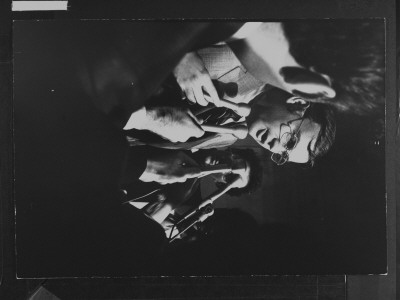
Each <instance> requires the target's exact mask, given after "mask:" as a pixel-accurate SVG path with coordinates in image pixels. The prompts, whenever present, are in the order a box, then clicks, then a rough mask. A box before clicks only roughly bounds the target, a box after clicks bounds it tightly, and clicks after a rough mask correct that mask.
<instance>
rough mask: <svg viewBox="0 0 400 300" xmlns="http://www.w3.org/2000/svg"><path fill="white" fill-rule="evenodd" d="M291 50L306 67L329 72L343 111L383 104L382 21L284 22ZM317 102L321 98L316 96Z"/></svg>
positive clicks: (371, 109)
mask: <svg viewBox="0 0 400 300" xmlns="http://www.w3.org/2000/svg"><path fill="white" fill-rule="evenodd" d="M282 24H283V25H282V26H283V30H284V33H285V35H286V38H287V39H288V41H289V51H290V53H291V54H292V55H293V57H294V58H295V59H296V61H297V62H298V63H299V64H300V65H302V66H303V67H305V68H314V69H315V71H317V72H320V73H324V74H326V75H328V76H329V77H330V78H331V80H332V88H333V89H334V90H335V92H336V97H335V98H334V99H329V100H327V99H319V101H321V102H328V101H329V103H330V104H332V105H334V106H335V107H336V108H337V109H339V110H341V111H348V112H353V113H357V114H360V115H365V114H370V113H372V112H373V113H375V112H376V108H378V107H382V106H383V104H384V72H385V56H384V54H385V51H384V50H385V45H384V42H385V41H384V40H385V39H384V36H385V31H384V25H385V24H384V22H383V20H378V19H375V20H368V21H364V20H340V21H338V20H314V21H310V20H306V21H289V22H284V23H282ZM315 101H318V100H317V99H315Z"/></svg>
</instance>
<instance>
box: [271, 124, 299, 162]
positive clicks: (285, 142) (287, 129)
mask: <svg viewBox="0 0 400 300" xmlns="http://www.w3.org/2000/svg"><path fill="white" fill-rule="evenodd" d="M298 120H301V122H300V125H299V127H298V128H297V130H296V132H293V130H292V128H291V126H290V125H291V124H292V123H293V122H296V121H298ZM303 121H304V117H302V118H298V119H295V120H292V121H289V122H287V123H282V124H281V126H280V128H279V142H280V143H281V144H282V146H283V148H285V150H284V151H283V152H281V153H272V155H271V160H272V161H273V162H274V163H276V164H277V165H278V166H281V165H283V164H285V163H286V162H287V161H288V160H289V152H290V151H292V150H293V149H294V148H295V147H296V146H297V143H298V142H299V132H300V128H301V125H302V124H303ZM282 132H283V134H282Z"/></svg>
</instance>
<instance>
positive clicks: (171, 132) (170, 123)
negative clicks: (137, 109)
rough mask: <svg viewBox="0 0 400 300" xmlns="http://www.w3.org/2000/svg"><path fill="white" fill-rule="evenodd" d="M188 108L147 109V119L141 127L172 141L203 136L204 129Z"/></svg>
mask: <svg viewBox="0 0 400 300" xmlns="http://www.w3.org/2000/svg"><path fill="white" fill-rule="evenodd" d="M200 123H201V122H200V120H198V119H197V118H196V117H195V116H194V115H193V114H192V113H191V112H190V111H189V110H188V109H181V108H177V107H155V108H150V109H147V110H146V120H145V121H144V123H143V124H142V126H141V127H140V128H137V129H146V130H150V131H152V132H154V133H156V134H158V135H160V136H162V137H163V138H166V139H168V140H170V141H171V142H174V143H176V142H186V141H187V140H188V139H189V138H191V137H197V138H199V137H201V136H202V135H203V134H204V130H203V129H202V128H201V126H200Z"/></svg>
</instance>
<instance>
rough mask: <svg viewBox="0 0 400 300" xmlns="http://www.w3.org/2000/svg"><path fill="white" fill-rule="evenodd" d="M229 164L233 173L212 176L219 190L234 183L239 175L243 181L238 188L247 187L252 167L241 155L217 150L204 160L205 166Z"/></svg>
mask: <svg viewBox="0 0 400 300" xmlns="http://www.w3.org/2000/svg"><path fill="white" fill-rule="evenodd" d="M219 164H227V165H229V166H231V167H232V172H228V173H216V174H212V175H211V176H212V177H213V180H214V182H215V184H216V186H217V187H218V188H223V187H224V186H226V185H227V184H228V183H230V182H232V180H234V179H235V178H236V176H237V175H239V176H240V178H241V181H240V183H238V184H239V186H237V187H245V186H246V185H247V184H248V182H249V180H250V165H249V164H248V163H247V162H246V160H245V159H243V158H242V157H241V156H240V155H238V154H235V153H230V152H229V151H224V150H217V151H214V152H211V153H210V155H207V156H206V157H205V158H204V165H208V166H215V165H219Z"/></svg>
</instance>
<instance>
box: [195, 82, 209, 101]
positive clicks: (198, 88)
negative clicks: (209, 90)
mask: <svg viewBox="0 0 400 300" xmlns="http://www.w3.org/2000/svg"><path fill="white" fill-rule="evenodd" d="M193 93H194V97H195V98H196V102H197V103H198V104H199V105H201V106H207V105H208V101H207V100H206V99H205V98H204V93H203V88H202V86H201V85H199V86H196V87H195V88H194V89H193Z"/></svg>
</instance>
